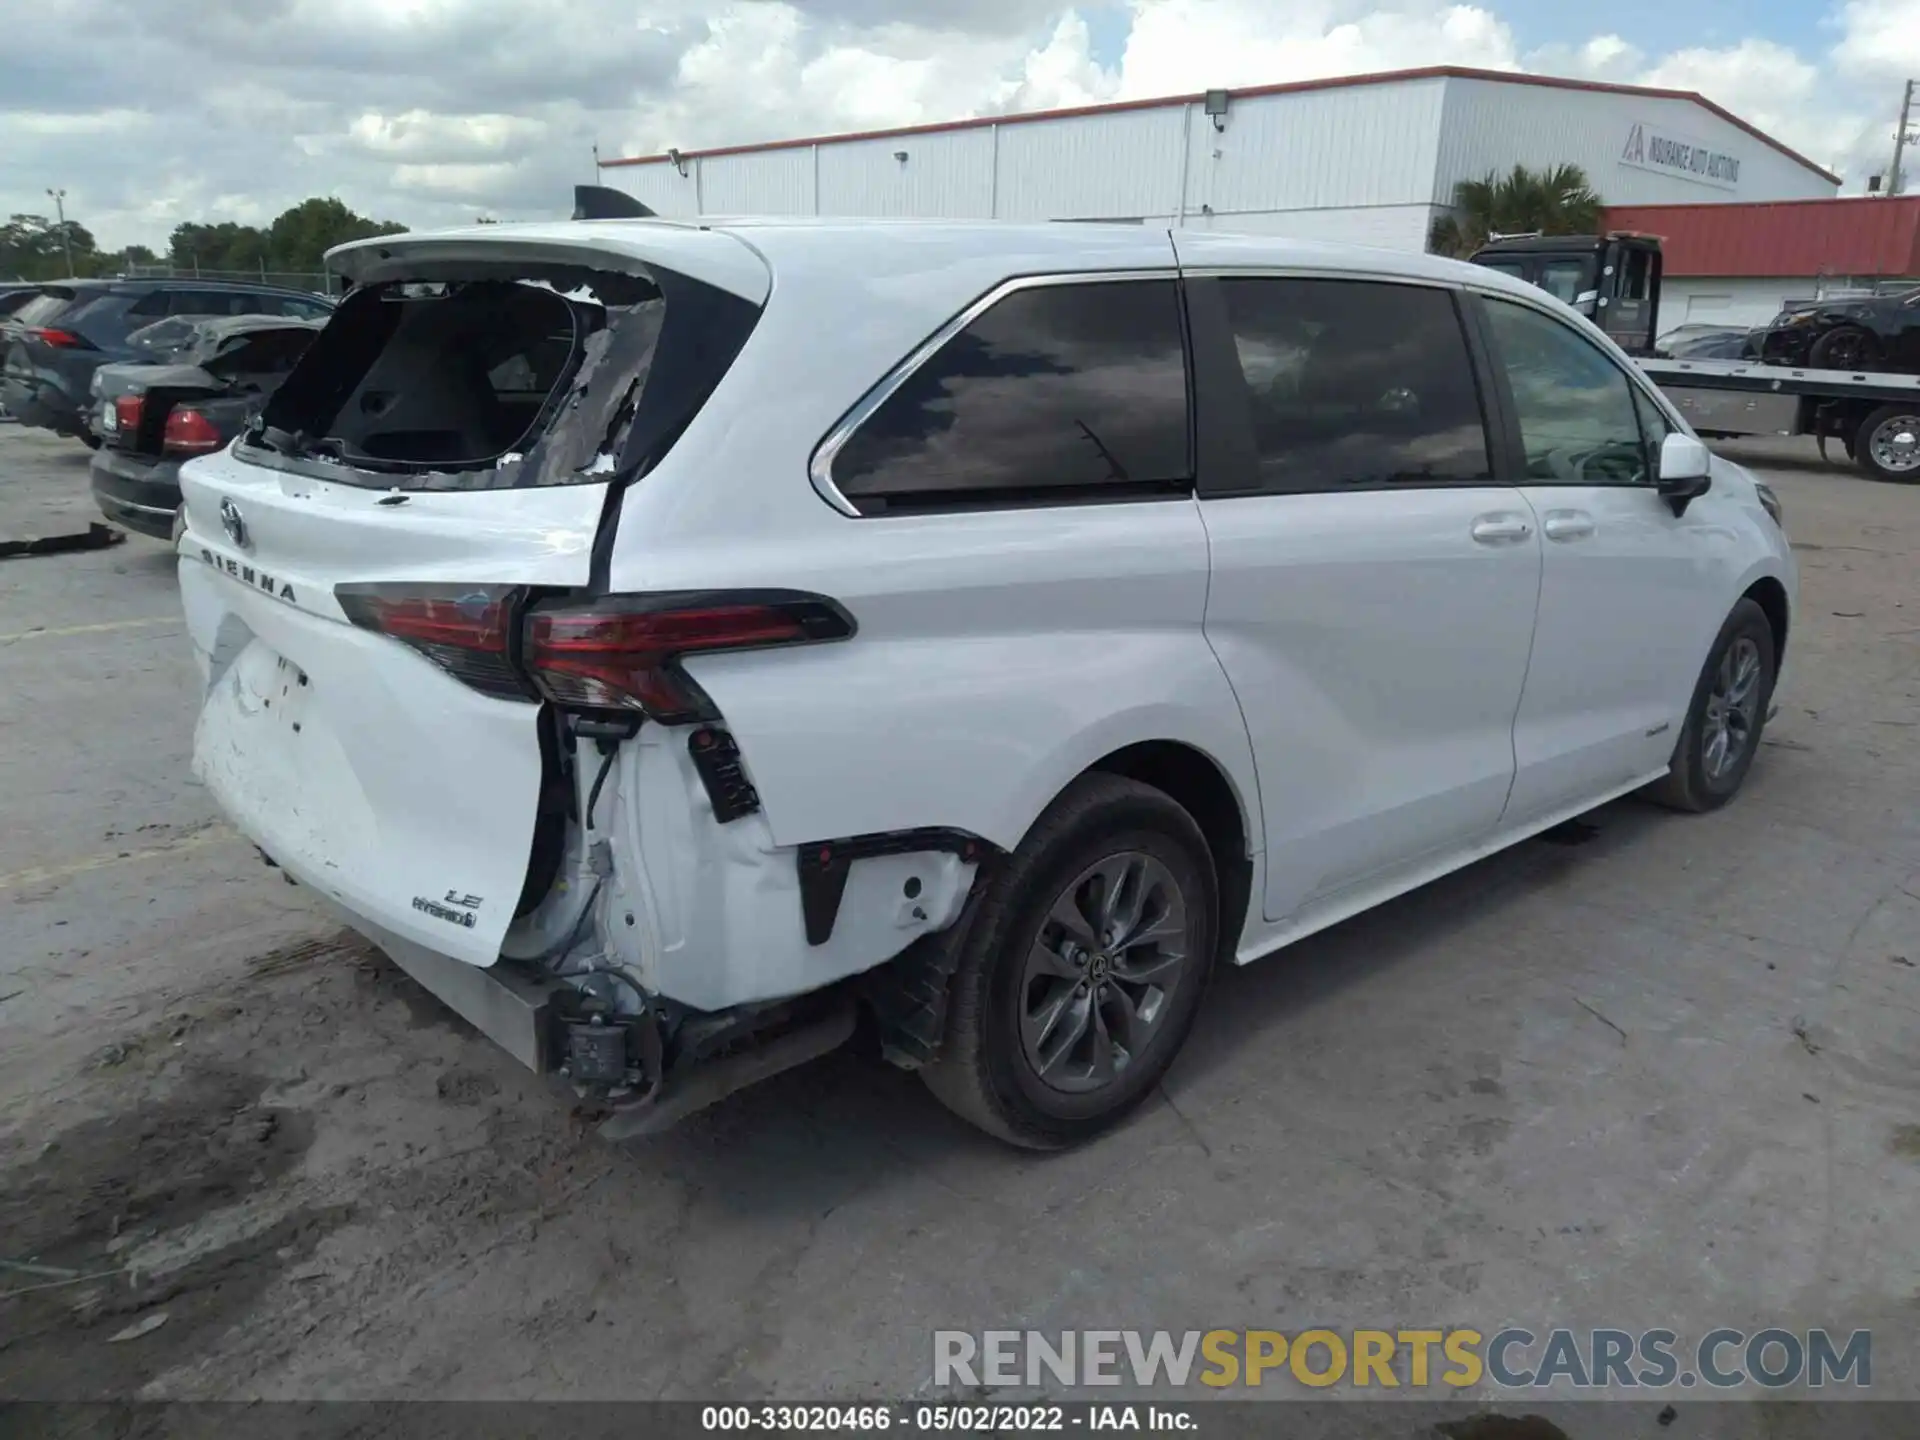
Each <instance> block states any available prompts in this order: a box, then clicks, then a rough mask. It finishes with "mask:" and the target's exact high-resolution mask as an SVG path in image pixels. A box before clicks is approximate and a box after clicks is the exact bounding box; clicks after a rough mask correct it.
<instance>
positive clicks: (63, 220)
mask: <svg viewBox="0 0 1920 1440" xmlns="http://www.w3.org/2000/svg"><path fill="white" fill-rule="evenodd" d="M1908 88H1909V90H1911V88H1912V87H1911V86H1909V87H1908ZM1896 153H1898V152H1896ZM47 194H49V195H51V196H52V197H53V209H54V213H55V214H56V215H58V216H59V217H60V247H61V248H62V249H63V250H65V251H66V252H67V278H68V279H69V280H71V279H73V237H72V236H71V235H69V234H68V233H67V192H66V191H64V190H49V191H47Z"/></svg>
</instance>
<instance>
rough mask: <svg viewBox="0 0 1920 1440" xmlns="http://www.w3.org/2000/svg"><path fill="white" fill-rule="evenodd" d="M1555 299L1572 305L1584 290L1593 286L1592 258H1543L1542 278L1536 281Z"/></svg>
mask: <svg viewBox="0 0 1920 1440" xmlns="http://www.w3.org/2000/svg"><path fill="white" fill-rule="evenodd" d="M1534 283H1535V284H1537V285H1539V287H1540V288H1541V289H1542V290H1544V291H1546V292H1547V293H1548V294H1549V295H1551V296H1553V298H1554V299H1556V300H1559V301H1562V302H1563V303H1565V304H1568V305H1572V304H1573V303H1574V302H1575V301H1577V300H1578V299H1579V298H1580V296H1581V293H1582V292H1583V291H1587V290H1591V289H1592V288H1593V261H1592V260H1591V259H1586V258H1580V259H1565V260H1543V261H1541V262H1540V278H1539V279H1538V280H1537V281H1535V282H1534Z"/></svg>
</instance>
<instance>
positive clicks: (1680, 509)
mask: <svg viewBox="0 0 1920 1440" xmlns="http://www.w3.org/2000/svg"><path fill="white" fill-rule="evenodd" d="M1712 485H1713V455H1712V452H1710V451H1709V450H1708V449H1707V447H1706V445H1705V443H1704V442H1702V441H1700V440H1697V439H1695V438H1694V437H1693V436H1691V435H1684V434H1682V433H1681V432H1680V431H1678V430H1675V431H1672V432H1670V433H1669V434H1668V435H1667V438H1666V439H1665V440H1662V441H1661V442H1660V474H1659V477H1658V478H1657V479H1656V480H1655V482H1654V489H1656V490H1658V491H1659V492H1660V493H1661V494H1662V495H1664V496H1665V497H1666V499H1667V503H1668V504H1669V505H1671V506H1672V507H1673V513H1674V514H1675V515H1676V516H1679V515H1684V514H1686V513H1687V506H1689V505H1691V504H1692V503H1693V502H1694V501H1695V500H1698V499H1699V498H1700V497H1701V496H1702V495H1704V494H1706V493H1707V491H1708V490H1709V489H1710V488H1711V487H1712Z"/></svg>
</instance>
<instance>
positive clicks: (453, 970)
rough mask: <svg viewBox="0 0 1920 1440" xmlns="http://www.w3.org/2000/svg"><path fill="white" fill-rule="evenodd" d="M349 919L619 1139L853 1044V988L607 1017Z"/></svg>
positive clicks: (519, 970)
mask: <svg viewBox="0 0 1920 1440" xmlns="http://www.w3.org/2000/svg"><path fill="white" fill-rule="evenodd" d="M341 918H343V919H345V920H346V921H347V922H348V923H349V924H350V925H351V926H352V927H353V928H354V929H356V930H359V931H360V932H361V933H362V934H364V935H366V936H367V938H368V939H370V940H372V941H373V942H374V943H375V944H376V945H378V946H380V948H381V949H383V950H384V951H386V953H387V955H388V956H389V957H390V958H391V959H392V960H393V962H394V964H396V965H398V966H399V967H400V968H401V969H402V970H404V971H405V972H406V973H407V974H408V975H410V976H411V977H412V978H413V979H414V980H416V981H418V982H419V983H420V985H421V986H422V987H424V988H425V989H426V990H427V991H429V992H430V993H431V994H432V995H433V996H434V997H435V998H436V999H438V1000H440V1001H441V1002H442V1003H444V1004H445V1005H446V1006H447V1007H448V1008H449V1009H451V1010H453V1011H454V1012H455V1013H456V1014H458V1015H459V1016H460V1017H461V1018H462V1019H464V1020H466V1021H468V1022H469V1023H470V1024H472V1025H473V1026H474V1027H475V1028H476V1029H477V1030H479V1031H480V1032H481V1033H482V1034H483V1035H485V1036H486V1037H487V1038H488V1039H489V1040H492V1041H493V1042H494V1043H495V1044H496V1045H498V1046H499V1047H500V1048H501V1049H502V1050H505V1051H506V1052H507V1053H508V1054H509V1055H511V1056H513V1058H514V1059H516V1060H518V1061H519V1062H520V1063H521V1064H522V1065H525V1066H526V1067H527V1068H528V1069H529V1070H532V1071H534V1072H535V1073H536V1074H540V1075H548V1076H552V1077H553V1078H554V1079H555V1080H556V1081H559V1082H562V1083H564V1084H566V1085H567V1086H568V1087H569V1090H570V1093H571V1095H572V1096H573V1097H574V1098H576V1099H577V1100H579V1101H581V1102H583V1103H584V1104H585V1106H586V1107H587V1109H588V1110H589V1111H590V1113H591V1114H592V1115H593V1116H594V1118H595V1119H596V1120H597V1122H598V1129H599V1132H600V1134H601V1136H602V1137H603V1138H605V1139H608V1140H624V1139H629V1138H632V1137H634V1136H640V1135H651V1134H657V1133H659V1132H660V1131H662V1130H665V1129H668V1128H669V1127H671V1126H672V1125H674V1124H676V1123H677V1122H679V1121H680V1120H682V1119H684V1118H685V1117H686V1116H688V1115H691V1114H693V1113H695V1112H696V1111H699V1110H703V1109H705V1108H706V1107H707V1106H709V1105H712V1104H714V1103H715V1102H716V1101H719V1100H722V1099H724V1098H726V1097H727V1096H728V1095H731V1094H732V1093H733V1092H734V1091H736V1090H741V1089H744V1088H746V1087H747V1086H749V1085H755V1084H758V1083H759V1082H760V1081H762V1080H765V1079H768V1078H769V1077H771V1076H773V1075H777V1074H779V1073H780V1072H781V1071H782V1070H788V1069H791V1068H793V1067H794V1066H796V1065H803V1064H805V1063H806V1062H807V1061H809V1060H813V1059H816V1058H817V1057H819V1056H821V1055H824V1054H826V1053H827V1052H828V1051H831V1050H834V1049H837V1048H838V1047H839V1046H840V1045H842V1044H843V1043H844V1042H845V1041H846V1040H847V1038H848V1037H849V1036H851V1035H852V1034H853V1028H854V1002H853V997H852V994H851V992H850V990H849V989H848V988H847V987H836V988H835V989H834V990H830V991H828V992H823V993H818V994H814V995H808V996H805V997H803V998H802V999H800V1000H796V1001H794V1002H792V1003H790V1004H779V1005H770V1006H756V1007H742V1008H741V1010H739V1011H737V1012H728V1013H722V1014H717V1015H708V1014H700V1013H697V1012H688V1011H685V1010H684V1009H678V1010H676V1009H674V1008H673V1007H670V1006H664V1007H662V1006H656V1007H655V1008H652V1009H649V1010H648V1011H647V1012H646V1013H645V1014H642V1015H637V1016H636V1015H611V1014H602V1013H598V1012H596V1011H595V1010H594V1009H593V1008H592V999H591V997H590V996H587V995H585V994H584V993H583V992H582V991H580V990H577V989H575V988H574V987H573V986H571V985H569V984H568V983H567V982H566V981H564V980H560V979H556V978H554V977H552V976H549V975H544V974H542V973H540V972H538V971H535V970H530V969H528V968H526V967H522V966H518V965H514V964H512V963H510V962H506V961H502V962H501V963H499V964H496V965H492V966H489V967H486V968H484V969H483V968H481V967H479V966H474V965H468V964H465V963H464V962H462V961H459V960H454V959H451V958H449V957H447V956H444V955H438V954H435V953H434V952H433V951H431V950H428V949H426V948H424V947H423V946H420V945H417V944H415V943H413V942H412V941H410V940H405V939H402V938H401V937H399V936H397V935H393V934H390V933H386V932H383V931H380V930H379V929H378V927H374V926H370V925H369V924H368V923H367V922H366V920H365V919H364V918H362V917H359V916H351V915H347V914H345V912H341Z"/></svg>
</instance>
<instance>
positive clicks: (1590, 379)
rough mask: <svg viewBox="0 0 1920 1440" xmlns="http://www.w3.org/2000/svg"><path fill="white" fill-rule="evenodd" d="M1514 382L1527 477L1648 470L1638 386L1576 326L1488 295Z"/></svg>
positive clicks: (1600, 477)
mask: <svg viewBox="0 0 1920 1440" xmlns="http://www.w3.org/2000/svg"><path fill="white" fill-rule="evenodd" d="M1485 303H1486V307H1487V318H1488V319H1489V320H1490V321H1491V322H1492V325H1493V335H1494V344H1495V346H1496V347H1497V349H1498V352H1499V361H1500V364H1501V366H1502V367H1503V368H1504V369H1505V371H1506V374H1507V382H1508V384H1509V385H1511V386H1512V388H1513V403H1514V410H1515V412H1516V413H1517V415H1518V418H1519V422H1520V444H1521V448H1522V449H1523V450H1524V451H1525V453H1526V467H1527V468H1526V478H1527V480H1528V481H1538V482H1546V483H1553V482H1556V481H1557V482H1559V483H1561V484H1564V485H1637V484H1641V483H1644V482H1645V481H1646V479H1647V476H1648V471H1647V464H1646V451H1645V449H1644V447H1643V445H1642V441H1641V436H1640V422H1639V419H1638V417H1637V416H1636V415H1635V413H1634V403H1633V386H1632V384H1631V383H1629V381H1628V380H1627V377H1626V376H1625V375H1624V374H1622V373H1621V371H1620V369H1619V367H1618V366H1616V365H1615V364H1614V363H1613V361H1612V360H1611V359H1609V358H1608V357H1607V355H1606V353H1605V352H1604V351H1602V350H1601V349H1600V348H1599V347H1598V346H1596V345H1594V344H1593V342H1592V341H1590V340H1588V339H1587V338H1586V336H1584V335H1582V334H1581V333H1580V332H1579V331H1577V330H1575V329H1574V328H1573V327H1572V326H1571V325H1566V324H1562V323H1561V322H1560V321H1558V320H1555V319H1552V318H1551V317H1549V316H1546V315H1543V314H1541V313H1540V312H1539V311H1538V310H1534V309H1531V308H1529V307H1527V306H1525V305H1515V304H1512V303H1510V302H1508V301H1505V300H1495V299H1492V298H1491V297H1489V298H1488V299H1487V300H1486V302H1485Z"/></svg>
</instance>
